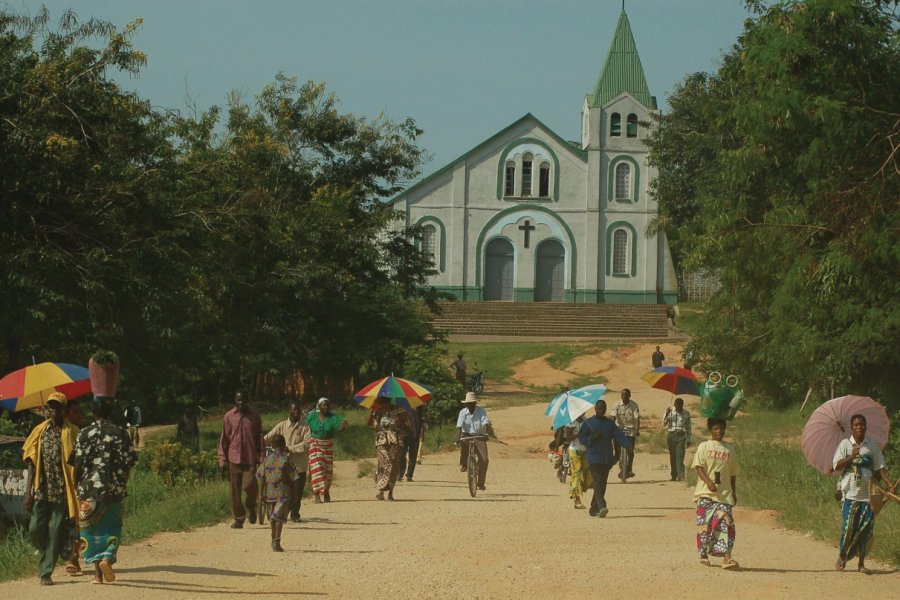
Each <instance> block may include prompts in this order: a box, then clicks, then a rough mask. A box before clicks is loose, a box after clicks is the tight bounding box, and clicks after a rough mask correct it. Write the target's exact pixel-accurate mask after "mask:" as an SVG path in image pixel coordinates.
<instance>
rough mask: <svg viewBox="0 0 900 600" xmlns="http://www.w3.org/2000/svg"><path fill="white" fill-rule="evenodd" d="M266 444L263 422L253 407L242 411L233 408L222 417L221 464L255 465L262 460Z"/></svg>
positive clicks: (221, 465) (222, 465)
mask: <svg viewBox="0 0 900 600" xmlns="http://www.w3.org/2000/svg"><path fill="white" fill-rule="evenodd" d="M265 447H266V444H265V442H264V441H263V434H262V422H261V421H260V418H259V414H257V412H256V411H254V410H253V409H252V408H251V409H249V411H248V412H246V413H242V412H240V411H239V410H238V409H237V408H232V409H231V410H229V411H228V412H227V413H225V417H224V418H223V419H222V437H221V438H220V439H219V466H220V467H224V466H225V465H226V464H227V463H233V464H236V465H255V464H259V463H260V462H261V460H262V456H263V450H264V449H265Z"/></svg>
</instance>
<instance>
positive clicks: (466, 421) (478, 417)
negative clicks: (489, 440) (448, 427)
mask: <svg viewBox="0 0 900 600" xmlns="http://www.w3.org/2000/svg"><path fill="white" fill-rule="evenodd" d="M489 423H490V421H488V418H487V413H486V412H485V411H484V409H483V408H481V407H480V406H476V407H475V410H474V411H472V412H471V413H470V412H469V409H468V408H463V409H462V410H461V411H459V417H458V418H457V419H456V426H457V427H458V428H460V429H462V433H463V435H484V434H486V433H487V426H488V424H489Z"/></svg>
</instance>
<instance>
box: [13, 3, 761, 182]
mask: <svg viewBox="0 0 900 600" xmlns="http://www.w3.org/2000/svg"><path fill="white" fill-rule="evenodd" d="M0 1H2V0H0ZM5 4H6V5H7V6H8V7H11V8H12V9H14V10H17V11H22V10H24V11H28V12H31V13H33V12H34V11H35V10H36V9H37V8H38V7H39V6H40V4H45V5H46V6H47V7H48V8H49V9H50V11H51V18H52V19H53V22H54V23H55V22H56V20H57V19H58V18H59V16H60V15H61V14H62V12H63V10H65V9H66V8H73V9H74V10H75V11H76V13H77V14H78V16H79V17H80V18H82V19H86V18H89V17H91V16H94V17H98V18H101V19H104V20H107V21H111V22H112V23H113V24H115V25H116V26H119V27H121V26H124V25H125V24H126V23H127V22H129V21H131V20H133V19H135V18H138V17H142V18H143V19H144V24H143V28H142V29H141V30H140V31H139V32H138V34H137V35H136V37H135V39H134V43H135V45H136V46H137V47H138V48H139V49H141V50H143V51H144V52H146V53H147V54H148V63H147V66H146V67H145V68H144V70H143V71H142V72H141V74H140V76H139V77H138V78H136V79H129V78H127V77H118V79H119V80H120V81H121V83H122V84H123V85H124V86H125V87H128V88H132V89H135V90H137V91H138V92H139V93H140V94H141V95H142V96H143V97H145V98H148V99H149V100H150V101H151V102H152V103H153V104H154V105H157V106H160V107H166V108H185V106H186V98H188V97H190V98H193V99H194V101H195V102H196V104H197V106H198V107H199V108H201V109H205V108H208V107H209V106H211V105H220V106H222V105H224V104H225V102H226V98H227V94H228V92H229V90H232V89H237V90H240V91H241V92H243V93H244V95H245V96H248V97H250V96H252V95H253V94H255V93H257V92H258V91H259V90H260V89H261V88H262V86H263V85H265V84H266V83H268V82H270V81H271V80H272V79H273V78H274V76H275V74H276V73H277V72H279V71H283V72H284V73H286V74H288V75H292V76H296V77H298V78H299V79H300V80H301V81H303V80H308V79H312V80H316V81H324V82H325V83H326V84H327V87H328V89H329V90H330V91H333V92H335V93H336V94H337V96H338V98H339V99H340V107H341V110H343V111H345V112H350V113H353V114H356V115H359V116H366V117H374V116H377V115H378V114H379V113H381V112H384V113H385V114H386V115H387V116H388V117H389V118H391V119H393V120H402V119H404V118H406V117H412V118H414V119H415V120H416V122H417V123H418V125H419V127H421V128H422V129H424V130H425V135H424V136H423V137H422V138H421V139H420V143H421V145H422V147H423V148H425V150H426V151H428V152H429V153H431V154H432V156H433V159H432V160H431V162H429V163H428V164H426V165H425V166H424V167H423V174H425V175H427V174H428V173H431V172H433V171H435V170H437V169H439V168H441V167H443V166H445V165H446V164H447V163H449V162H450V161H452V160H453V159H455V158H457V157H458V156H460V155H462V154H464V153H465V152H467V151H468V150H470V149H472V148H473V147H475V146H477V145H478V144H479V143H481V142H483V141H484V140H486V139H487V138H488V137H490V136H492V135H493V134H495V133H497V132H498V131H500V130H501V129H503V128H504V127H506V126H507V125H509V124H511V123H513V122H514V121H516V120H518V119H519V118H520V117H522V116H523V115H524V114H526V113H529V112H530V113H532V114H533V115H535V116H536V117H537V118H538V119H540V120H541V121H543V122H544V123H545V124H546V125H547V126H549V127H550V128H551V129H553V130H554V131H556V133H558V134H559V135H560V136H562V137H563V138H565V139H580V131H579V129H580V126H581V118H580V113H581V106H582V102H583V100H584V96H585V94H587V93H588V92H590V91H592V89H593V87H594V84H595V83H596V80H597V77H598V75H599V73H600V69H601V68H602V66H603V61H604V59H605V57H606V52H607V50H608V48H609V43H610V40H611V38H612V34H613V31H614V29H615V26H616V22H617V20H618V17H619V13H620V12H621V8H622V3H621V0H293V1H291V0H242V1H241V0H143V1H139V0H43V2H40V1H25V0H5ZM625 10H626V12H627V13H628V17H629V20H630V21H631V27H632V30H633V32H634V36H635V41H636V43H637V47H638V52H639V54H640V57H641V62H642V63H643V66H644V71H645V73H646V76H647V83H648V85H649V86H650V92H651V93H652V94H654V95H655V96H656V97H657V99H658V101H659V103H660V106H661V108H663V109H664V110H665V109H666V108H667V104H666V97H667V96H668V95H669V94H670V93H671V92H672V90H673V89H674V87H675V85H676V84H677V83H678V82H679V81H681V80H682V79H683V78H684V76H685V75H686V74H688V73H692V72H694V71H708V70H714V69H715V68H716V67H717V65H718V61H719V59H720V57H721V55H722V53H723V51H725V50H727V49H728V48H730V47H731V45H732V44H733V43H734V42H735V41H736V39H737V36H738V34H739V33H740V32H741V30H742V28H743V20H744V18H746V17H747V16H748V15H747V12H746V11H745V9H744V7H743V3H742V2H741V1H740V0H627V1H626V3H625Z"/></svg>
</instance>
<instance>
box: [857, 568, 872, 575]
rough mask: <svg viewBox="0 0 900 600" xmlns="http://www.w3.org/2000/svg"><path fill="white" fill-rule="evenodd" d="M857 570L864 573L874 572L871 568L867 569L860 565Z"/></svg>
mask: <svg viewBox="0 0 900 600" xmlns="http://www.w3.org/2000/svg"><path fill="white" fill-rule="evenodd" d="M857 571H859V572H860V573H862V574H863V575H871V574H872V571H870V570H869V569H867V568H865V567H860V568H858V569H857Z"/></svg>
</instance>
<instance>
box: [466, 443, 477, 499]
mask: <svg viewBox="0 0 900 600" xmlns="http://www.w3.org/2000/svg"><path fill="white" fill-rule="evenodd" d="M466 477H467V478H468V480H469V494H471V496H472V497H473V498H474V497H475V490H476V488H477V485H478V461H477V457H476V456H475V444H469V460H468V464H467V466H466Z"/></svg>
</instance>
